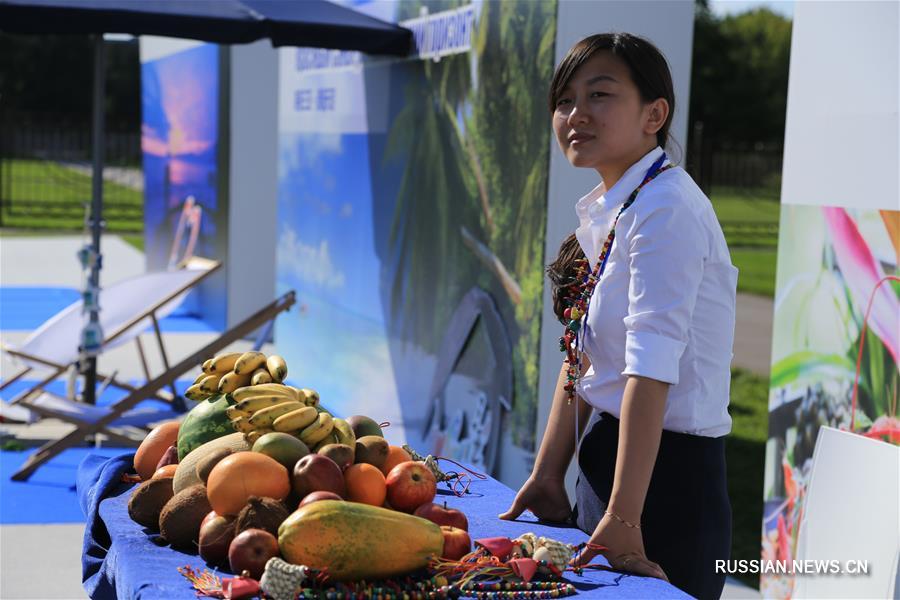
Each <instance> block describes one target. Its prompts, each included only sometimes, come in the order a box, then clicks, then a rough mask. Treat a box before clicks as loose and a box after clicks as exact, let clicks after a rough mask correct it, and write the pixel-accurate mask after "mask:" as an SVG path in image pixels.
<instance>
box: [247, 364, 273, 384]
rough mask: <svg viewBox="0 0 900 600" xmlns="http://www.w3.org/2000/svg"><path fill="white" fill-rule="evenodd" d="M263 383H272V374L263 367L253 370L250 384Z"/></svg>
mask: <svg viewBox="0 0 900 600" xmlns="http://www.w3.org/2000/svg"><path fill="white" fill-rule="evenodd" d="M261 383H272V376H271V375H269V372H268V371H267V370H266V369H263V368H262V367H260V368H259V369H257V370H255V371H253V375H251V376H250V385H259V384H261Z"/></svg>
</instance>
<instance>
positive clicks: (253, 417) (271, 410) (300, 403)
mask: <svg viewBox="0 0 900 600" xmlns="http://www.w3.org/2000/svg"><path fill="white" fill-rule="evenodd" d="M231 395H232V397H233V398H234V400H235V402H236V403H237V404H235V405H234V406H229V407H228V408H227V409H226V410H225V414H226V415H228V418H229V419H231V424H232V425H233V426H234V428H235V430H236V431H239V432H241V433H243V434H244V438H245V439H246V440H247V443H248V444H251V445H252V444H253V443H254V442H255V441H256V440H258V439H259V438H260V436H262V435H264V434H266V433H269V432H272V431H280V432H283V433H289V434H291V435H294V436H296V437H298V438H299V439H300V440H301V441H302V442H303V443H305V444H306V445H307V446H309V447H310V448H311V449H314V450H316V449H318V448H320V447H322V446H324V445H325V444H334V443H342V444H348V445H350V447H351V448H353V447H355V445H356V436H354V434H353V429H352V428H351V427H350V425H349V423H347V422H346V421H344V420H343V419H338V418H336V417H333V416H331V414H330V413H328V412H327V411H326V410H325V409H323V408H321V407H320V406H319V394H318V393H316V391H315V390H311V389H298V388H295V387H293V386H289V385H282V384H279V383H265V384H259V385H254V386H248V387H242V388H238V389H236V390H235V391H234V392H232V394H231Z"/></svg>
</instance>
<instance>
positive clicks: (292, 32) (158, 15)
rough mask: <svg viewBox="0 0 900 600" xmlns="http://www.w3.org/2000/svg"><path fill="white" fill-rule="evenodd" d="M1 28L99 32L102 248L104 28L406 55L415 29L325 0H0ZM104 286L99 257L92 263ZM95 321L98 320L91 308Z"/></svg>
mask: <svg viewBox="0 0 900 600" xmlns="http://www.w3.org/2000/svg"><path fill="white" fill-rule="evenodd" d="M0 31H4V32H7V33H24V34H95V35H96V37H95V44H94V100H93V102H94V105H93V166H94V168H93V181H92V183H93V194H92V199H91V234H92V246H93V250H94V252H96V254H97V256H99V255H100V232H101V229H102V215H103V148H104V127H103V90H104V87H105V64H104V63H105V58H104V48H103V36H102V34H104V33H128V34H132V35H160V36H167V37H177V38H188V39H194V40H201V41H205V42H214V43H218V44H244V43H248V42H253V41H256V40H261V39H269V40H271V42H272V45H273V46H303V47H312V48H329V49H341V50H359V51H362V52H368V53H370V54H391V55H397V56H403V55H405V54H407V53H408V52H409V50H410V46H411V43H412V33H411V32H410V31H409V30H408V29H405V28H403V27H399V26H397V25H395V24H393V23H387V22H384V21H380V20H378V19H375V18H373V17H370V16H368V15H364V14H362V13H359V12H356V11H354V10H352V9H350V8H346V7H343V6H339V5H337V4H333V3H331V2H328V1H327V0H0ZM90 281H91V285H92V286H94V287H98V286H99V281H100V263H99V261H98V262H96V263H95V265H94V267H93V268H92V270H91V279H90ZM90 321H91V322H92V323H97V321H98V318H97V312H96V310H92V311H91V313H90ZM96 374H97V363H96V358H90V359H89V361H88V365H87V368H86V369H85V395H84V399H85V401H87V402H90V403H93V402H94V395H95V387H96Z"/></svg>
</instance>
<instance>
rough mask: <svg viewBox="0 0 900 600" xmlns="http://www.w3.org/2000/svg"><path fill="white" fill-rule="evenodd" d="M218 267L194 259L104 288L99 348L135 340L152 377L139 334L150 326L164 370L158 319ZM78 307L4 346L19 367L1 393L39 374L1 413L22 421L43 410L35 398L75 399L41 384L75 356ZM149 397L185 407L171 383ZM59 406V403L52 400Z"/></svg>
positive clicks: (106, 379)
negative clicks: (168, 388) (19, 341)
mask: <svg viewBox="0 0 900 600" xmlns="http://www.w3.org/2000/svg"><path fill="white" fill-rule="evenodd" d="M220 266H221V265H220V263H218V262H215V261H211V260H207V259H203V258H193V259H191V260H190V261H189V262H188V263H187V265H186V266H185V267H184V268H181V269H177V270H171V271H162V272H156V273H146V274H144V275H139V276H137V277H132V278H130V279H126V280H124V281H120V282H118V283H115V284H113V285H111V286H108V287H106V288H104V289H103V291H102V293H101V296H100V301H101V311H100V324H101V326H102V328H103V331H104V333H105V339H104V342H103V348H102V350H101V353H102V352H105V351H106V350H109V349H111V348H114V347H116V346H120V345H122V344H125V343H127V342H129V341H131V340H134V342H135V344H136V345H137V349H138V354H139V356H140V359H141V365H142V366H143V368H144V375H145V377H146V379H148V380H149V379H151V377H150V372H149V369H148V367H147V360H146V355H145V353H144V348H143V345H142V343H141V339H140V334H141V333H143V332H144V331H146V330H147V328H148V327H150V326H151V325H152V326H153V328H154V330H155V332H156V340H157V343H158V344H159V352H160V355H161V356H162V361H163V366H164V367H165V368H166V369H168V368H169V364H168V355H167V353H166V349H165V346H164V345H163V340H162V335H161V334H160V329H159V321H160V320H161V319H163V318H165V317H166V316H168V315H169V314H171V313H172V312H173V311H174V310H175V309H176V308H178V306H179V305H180V304H181V302H182V301H183V300H184V298H185V296H186V295H187V293H188V292H190V290H191V289H192V288H194V287H195V286H196V285H197V284H199V283H200V282H201V281H203V280H204V279H206V278H207V277H208V276H209V275H211V274H212V273H213V272H214V271H215V270H216V269H218V268H219V267H220ZM82 306H83V303H82V301H81V300H78V301H76V302H74V303H72V304H71V305H70V306H68V307H66V308H65V309H63V310H62V311H60V312H59V313H57V314H56V315H54V316H53V317H51V318H50V319H49V320H47V322H45V323H44V324H43V325H41V326H40V327H39V328H38V329H37V330H35V331H34V333H32V334H31V335H30V336H28V338H27V339H26V340H25V341H24V342H23V343H22V344H21V345H20V346H19V347H12V346H8V345H3V348H2V349H3V351H4V352H5V353H7V354H9V355H10V356H12V357H14V358H15V359H16V360H17V362H19V363H20V364H22V365H23V368H22V369H21V370H20V371H19V372H18V373H16V374H15V375H13V376H12V377H10V378H9V379H7V380H6V381H4V382H3V383H2V384H0V392H2V391H3V390H4V389H6V388H7V387H9V386H10V385H11V384H13V383H14V382H16V381H18V380H19V379H21V378H22V377H24V376H25V375H27V374H29V373H31V374H32V375H34V374H35V373H37V374H40V375H41V376H42V378H41V379H40V380H39V381H38V382H37V383H36V384H35V385H33V386H31V387H30V388H28V389H26V390H24V391H23V392H21V393H19V394H17V395H16V396H15V397H14V398H11V399H10V400H9V401H6V402H3V403H2V404H0V414H2V415H3V416H6V417H12V418H13V419H16V420H22V419H18V418H17V417H18V416H19V415H26V419H25V420H28V421H33V420H35V415H29V411H28V409H29V408H33V412H34V413H36V416H37V417H39V416H41V414H42V413H41V409H40V407H39V406H37V404H38V403H37V399H39V398H40V399H41V400H42V403H43V404H49V403H51V400H50V398H55V399H56V400H59V401H65V400H74V398H68V399H66V398H62V397H59V396H54V395H53V394H50V393H49V392H47V391H46V390H45V389H44V388H45V386H46V385H47V384H49V383H50V382H51V381H53V380H54V379H56V378H58V377H59V376H60V375H62V374H63V373H65V372H66V371H68V370H69V369H70V368H72V367H73V366H74V365H75V364H76V363H77V361H78V358H79V353H78V346H79V343H80V337H81V329H82V327H83V326H84V319H85V317H84V315H83V314H82ZM97 378H98V380H99V381H101V382H102V383H103V385H104V386H109V385H113V386H115V387H118V388H121V389H124V390H126V391H129V392H133V391H134V389H135V388H134V387H133V386H131V385H129V384H127V383H125V382H122V381H119V380H117V379H115V377H114V375H113V376H107V375H104V374H102V373H98V377H97ZM152 397H154V398H157V399H159V400H164V401H166V402H170V403H172V404H173V408H176V409H180V410H181V411H183V410H184V405H183V400H182V399H181V398H180V397H179V396H178V395H177V394H176V393H175V390H174V387H173V389H172V391H171V394H167V393H165V392H163V393H161V394H154V395H153V396H152ZM58 405H59V402H56V403H55V404H54V406H58ZM23 409H25V410H23Z"/></svg>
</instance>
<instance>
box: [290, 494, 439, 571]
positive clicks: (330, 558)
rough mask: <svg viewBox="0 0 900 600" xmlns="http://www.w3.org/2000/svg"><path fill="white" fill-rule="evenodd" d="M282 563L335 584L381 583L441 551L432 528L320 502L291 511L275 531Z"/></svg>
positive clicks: (392, 514)
mask: <svg viewBox="0 0 900 600" xmlns="http://www.w3.org/2000/svg"><path fill="white" fill-rule="evenodd" d="M278 546H279V548H280V550H281V555H282V557H284V559H285V560H287V561H288V562H291V563H293V564H296V565H306V566H308V567H311V568H313V569H325V568H327V569H328V574H329V575H330V576H331V577H333V578H334V579H336V580H338V581H353V580H358V579H383V578H386V577H394V576H396V575H402V574H404V573H409V572H411V571H415V570H417V569H421V568H423V567H425V566H426V565H428V561H429V560H430V559H431V558H432V557H438V558H439V557H440V556H441V554H442V552H443V550H444V536H443V534H442V533H441V528H440V527H439V526H437V525H436V524H434V523H432V522H431V521H428V520H427V519H423V518H421V517H416V516H413V515H409V514H406V513H401V512H398V511H394V510H389V509H386V508H381V507H380V506H370V505H368V504H361V503H358V502H343V501H339V500H320V501H318V502H312V503H310V504H307V505H306V506H303V507H301V508H299V509H297V510H296V511H294V512H293V513H292V514H291V515H290V516H289V517H288V518H287V519H286V520H285V521H284V522H283V523H282V524H281V526H280V527H279V528H278Z"/></svg>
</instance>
